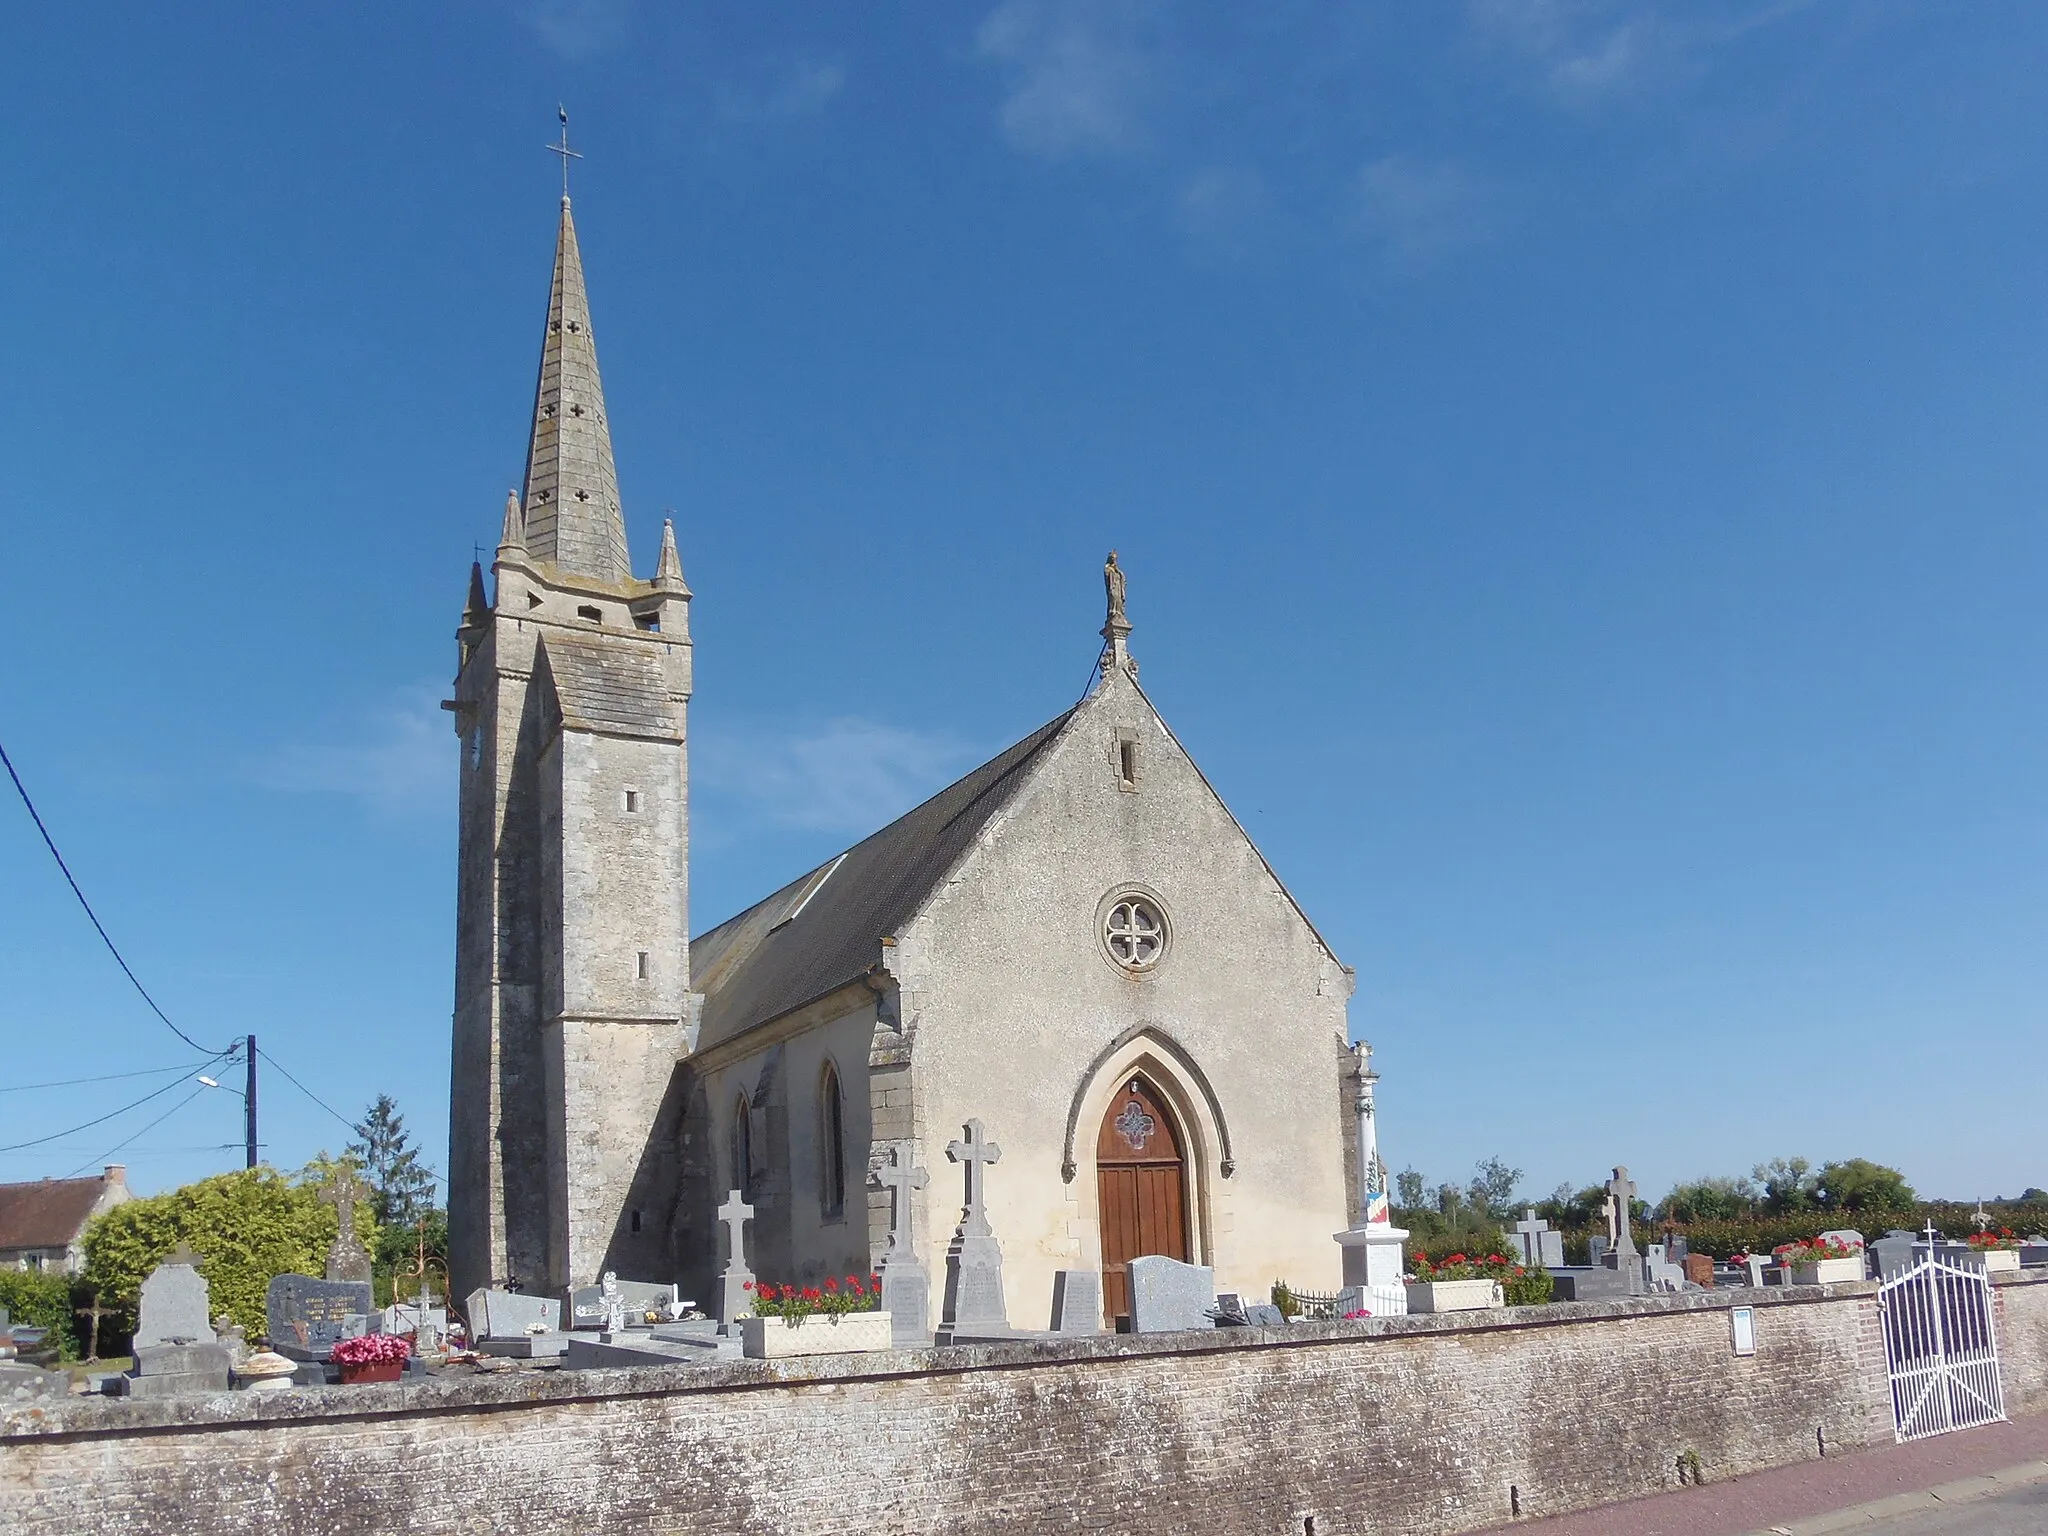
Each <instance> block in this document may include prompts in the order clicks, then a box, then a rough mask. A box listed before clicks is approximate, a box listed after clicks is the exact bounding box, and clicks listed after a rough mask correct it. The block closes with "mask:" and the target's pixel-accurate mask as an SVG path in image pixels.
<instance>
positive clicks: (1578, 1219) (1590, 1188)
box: [1536, 1184, 1607, 1232]
mask: <svg viewBox="0 0 2048 1536" xmlns="http://www.w3.org/2000/svg"><path fill="white" fill-rule="evenodd" d="M1606 1209H1607V1191H1606V1189H1605V1188H1603V1187H1602V1186H1601V1185H1598V1184H1588V1185H1587V1186H1586V1187H1585V1188H1584V1189H1581V1190H1577V1191H1574V1190H1573V1189H1572V1187H1571V1185H1570V1184H1560V1185H1558V1186H1557V1188H1556V1189H1553V1190H1552V1191H1551V1192H1550V1198H1549V1199H1547V1200H1539V1201H1537V1202H1536V1214H1537V1215H1538V1216H1541V1217H1542V1218H1543V1219H1544V1220H1545V1221H1547V1222H1549V1223H1550V1224H1551V1225H1552V1226H1553V1227H1556V1228H1557V1229H1558V1230H1559V1231H1561V1232H1579V1231H1583V1230H1585V1229H1586V1228H1588V1227H1597V1226H1599V1225H1601V1224H1602V1223H1603V1221H1604V1220H1605V1217H1604V1216H1603V1214H1602V1213H1603V1212H1604V1211H1605V1210H1606Z"/></svg>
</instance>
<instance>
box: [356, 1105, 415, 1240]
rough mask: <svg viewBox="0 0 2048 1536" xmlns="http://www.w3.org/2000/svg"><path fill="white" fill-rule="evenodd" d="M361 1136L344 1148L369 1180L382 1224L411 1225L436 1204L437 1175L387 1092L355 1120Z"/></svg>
mask: <svg viewBox="0 0 2048 1536" xmlns="http://www.w3.org/2000/svg"><path fill="white" fill-rule="evenodd" d="M355 1133H356V1139H355V1140H354V1141H352V1142H350V1143H349V1144H348V1146H347V1147H346V1148H345V1149H343V1152H342V1156H344V1157H347V1158H350V1159H353V1160H354V1162H355V1164H356V1166H357V1167H358V1168H360V1169H361V1170H362V1171H363V1176H364V1177H365V1178H366V1179H368V1180H369V1183H370V1208H371V1209H372V1210H373V1211H375V1212H376V1215H377V1222H378V1225H380V1226H397V1227H410V1226H411V1225H412V1224H413V1223H414V1222H416V1221H418V1220H419V1219H420V1217H422V1216H424V1215H425V1214H426V1213H427V1212H428V1211H430V1210H432V1209H433V1205H434V1176H433V1174H432V1173H430V1172H428V1171H427V1169H426V1168H425V1167H424V1166H422V1164H421V1163H420V1157H419V1153H418V1151H417V1150H415V1149H414V1147H413V1145H412V1135H411V1133H410V1132H408V1131H407V1130H406V1128H405V1117H404V1116H403V1115H401V1114H399V1112H398V1105H397V1104H396V1103H395V1102H394V1101H393V1099H392V1097H391V1095H390V1094H388V1093H380V1094H378V1095H377V1102H376V1103H374V1104H372V1105H371V1106H370V1108H369V1112H368V1113H367V1114H365V1115H364V1116H363V1118H362V1119H361V1120H359V1121H357V1122H356V1125H355Z"/></svg>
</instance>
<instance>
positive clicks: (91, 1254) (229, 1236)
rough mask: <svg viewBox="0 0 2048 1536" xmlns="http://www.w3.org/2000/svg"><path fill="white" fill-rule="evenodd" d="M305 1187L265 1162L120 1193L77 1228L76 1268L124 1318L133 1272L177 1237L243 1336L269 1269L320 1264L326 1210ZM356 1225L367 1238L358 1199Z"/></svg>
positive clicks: (331, 1217) (370, 1231) (131, 1314)
mask: <svg viewBox="0 0 2048 1536" xmlns="http://www.w3.org/2000/svg"><path fill="white" fill-rule="evenodd" d="M315 1190H316V1186H315V1185H314V1184H311V1183H293V1182H292V1181H291V1180H289V1179H287V1178H286V1177H285V1176H284V1175H283V1174H281V1173H279V1172H278V1171H277V1170H276V1169H275V1168H250V1169H245V1170H242V1171H240V1172H236V1173H223V1174H218V1175H216V1176H215V1177H213V1178H210V1179H201V1180H200V1181H199V1182H198V1183H196V1184H187V1185H185V1186H184V1187H183V1188H181V1189H174V1190H171V1191H169V1192H168V1193H166V1194H161V1195H152V1196H150V1197H149V1198H148V1199H144V1200H130V1201H128V1202H127V1203H126V1204H125V1205H117V1206H115V1207H114V1208H113V1209H112V1210H111V1211H108V1212H107V1213H106V1214H105V1215H103V1216H101V1217H99V1218H98V1219H97V1220H95V1221H94V1222H93V1224H92V1225H91V1226H90V1227H88V1228H86V1232H85V1272H86V1277H87V1279H89V1280H90V1281H91V1282H92V1283H93V1284H94V1285H96V1286H98V1287H99V1291H100V1294H101V1295H102V1296H103V1297H104V1298H105V1299H106V1302H107V1304H108V1306H109V1307H110V1308H111V1307H114V1306H119V1307H121V1308H123V1309H124V1312H125V1319H124V1320H125V1322H126V1324H127V1326H129V1327H130V1328H132V1327H133V1326H134V1320H135V1303H136V1301H137V1299H138V1298H139V1297H140V1296H141V1294H142V1282H143V1281H144V1280H145V1279H146V1278H147V1277H148V1275H149V1272H150V1271H151V1270H153V1269H155V1268H156V1266H157V1265H158V1264H160V1263H162V1262H163V1260H164V1258H165V1256H166V1255H168V1254H170V1253H172V1252H173V1251H175V1250H176V1249H177V1248H178V1247H179V1246H180V1245H181V1244H182V1245H184V1246H186V1247H189V1248H190V1249H191V1250H192V1251H193V1252H194V1253H196V1254H198V1255H199V1259H200V1263H199V1273H200V1274H202V1275H204V1276H205V1277H206V1282H207V1286H208V1288H209V1293H210V1299H209V1305H210V1306H211V1308H212V1310H213V1312H214V1313H215V1314H216V1315H218V1314H220V1313H222V1312H225V1313H227V1314H228V1315H229V1316H230V1317H232V1318H233V1319H234V1320H235V1321H236V1322H238V1323H240V1324H241V1325H242V1326H243V1327H244V1328H245V1329H247V1330H248V1331H249V1335H250V1337H252V1338H253V1337H255V1336H256V1335H258V1334H260V1333H263V1332H264V1331H265V1330H266V1329H267V1328H268V1326H269V1323H268V1319H267V1318H266V1316H265V1313H264V1305H263V1302H264V1293H265V1292H266V1291H267V1290H268V1289H269V1286H270V1282H271V1280H272V1278H273V1277H275V1276H277V1275H283V1274H306V1275H318V1274H321V1273H324V1267H325V1264H326V1261H327V1247H328V1245H329V1244H330V1243H332V1242H333V1241H334V1234H335V1229H336V1220H335V1213H334V1208H333V1207H332V1206H328V1205H323V1204H321V1203H320V1201H319V1200H318V1199H317V1198H316V1196H315ZM356 1230H357V1232H358V1233H359V1234H360V1235H361V1236H362V1238H363V1240H364V1242H365V1244H370V1245H374V1243H375V1240H376V1226H375V1224H374V1223H373V1222H372V1221H371V1220H370V1219H369V1207H368V1206H367V1204H360V1205H358V1206H357V1207H356Z"/></svg>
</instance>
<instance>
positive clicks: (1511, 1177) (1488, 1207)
mask: <svg viewBox="0 0 2048 1536" xmlns="http://www.w3.org/2000/svg"><path fill="white" fill-rule="evenodd" d="M1521 1182H1522V1170H1521V1169H1519V1168H1510V1167H1509V1166H1508V1165H1507V1164H1506V1163H1504V1162H1502V1161H1501V1160H1500V1159H1499V1158H1497V1157H1488V1158H1483V1159H1481V1161H1480V1163H1479V1166H1478V1167H1477V1168H1475V1169H1474V1170H1473V1172H1472V1182H1471V1183H1470V1184H1469V1185H1467V1186H1466V1189H1465V1198H1466V1199H1468V1200H1470V1201H1471V1202H1472V1204H1473V1205H1475V1206H1477V1207H1478V1208H1479V1209H1480V1210H1481V1211H1484V1212H1485V1213H1486V1214H1487V1215H1489V1216H1491V1217H1492V1218H1493V1219H1494V1220H1496V1221H1502V1220H1506V1219H1508V1218H1510V1217H1511V1216H1512V1215H1513V1212H1514V1206H1515V1190H1516V1188H1517V1187H1518V1186H1519V1185H1520V1184H1521Z"/></svg>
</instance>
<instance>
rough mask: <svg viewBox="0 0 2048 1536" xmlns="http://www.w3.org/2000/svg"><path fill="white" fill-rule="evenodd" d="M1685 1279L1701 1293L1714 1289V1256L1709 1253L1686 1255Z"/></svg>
mask: <svg viewBox="0 0 2048 1536" xmlns="http://www.w3.org/2000/svg"><path fill="white" fill-rule="evenodd" d="M1685 1278H1686V1279H1688V1280H1690V1281H1691V1282H1692V1283H1693V1284H1694V1285H1696V1286H1698V1287H1699V1288H1700V1289H1701V1290H1703V1291H1711V1290H1712V1289H1713V1288H1714V1256H1713V1255H1712V1254H1711V1253H1688V1254H1687V1255H1686V1256H1685Z"/></svg>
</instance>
